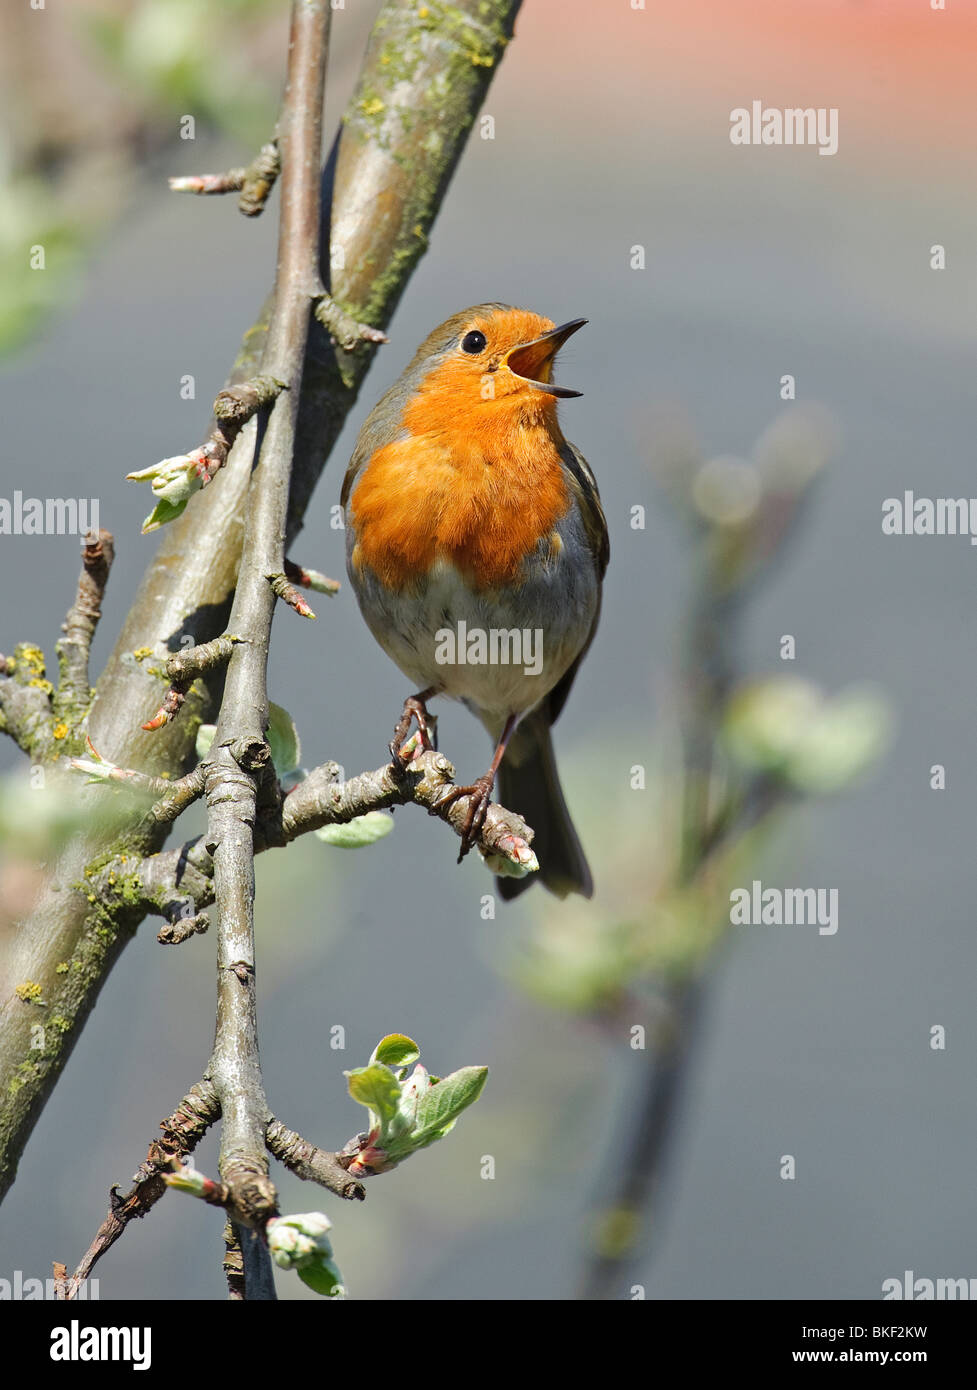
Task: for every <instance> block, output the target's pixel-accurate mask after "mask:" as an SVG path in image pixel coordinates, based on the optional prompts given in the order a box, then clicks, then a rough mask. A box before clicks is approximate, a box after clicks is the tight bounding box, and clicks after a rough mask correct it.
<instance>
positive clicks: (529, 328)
mask: <svg viewBox="0 0 977 1390" xmlns="http://www.w3.org/2000/svg"><path fill="white" fill-rule="evenodd" d="M586 322H587V320H586V319H571V320H570V322H569V323H563V324H560V326H559V327H557V326H556V325H555V324H554V323H553V321H552V319H547V318H543V317H541V315H539V314H533V313H530V312H529V311H528V310H527V309H514V308H512V306H511V305H508V304H478V305H476V306H475V307H474V308H471V309H465V310H463V311H462V312H461V313H460V314H454V315H453V316H452V317H451V318H450V319H447V320H446V321H445V322H444V323H443V324H441V325H440V326H439V327H438V328H436V329H435V330H434V332H433V333H431V334H430V335H429V336H428V338H427V339H426V340H425V342H424V343H422V344H421V346H420V348H419V349H418V352H417V355H416V357H415V358H414V361H413V363H412V364H411V368H410V373H411V375H413V376H414V378H415V383H416V385H415V389H416V390H417V391H418V392H419V393H420V394H421V395H434V396H437V397H439V398H440V399H441V400H443V401H444V402H445V404H447V403H448V402H453V403H454V404H455V405H456V407H458V408H465V407H470V406H474V405H476V404H477V405H482V404H485V405H487V406H491V404H492V403H493V402H494V403H496V404H499V405H503V406H506V407H512V406H517V407H519V408H525V409H527V410H530V411H532V412H533V413H537V412H541V411H543V410H544V409H546V408H547V407H550V408H552V406H553V405H555V402H556V400H557V399H558V398H564V397H567V396H579V395H581V394H582V392H580V391H574V390H571V389H570V388H569V387H567V386H558V385H556V384H555V383H554V382H553V381H552V379H551V377H552V370H553V360H554V358H555V357H556V354H557V353H558V352H559V350H560V348H561V347H562V346H563V344H564V343H565V342H566V340H567V339H568V338H569V337H570V335H571V334H573V333H576V331H577V329H578V328H582V327H583V325H584V324H585V323H586Z"/></svg>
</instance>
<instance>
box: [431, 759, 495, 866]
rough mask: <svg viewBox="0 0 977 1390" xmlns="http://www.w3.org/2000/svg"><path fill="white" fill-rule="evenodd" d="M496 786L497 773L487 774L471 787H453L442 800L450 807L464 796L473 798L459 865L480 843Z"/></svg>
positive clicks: (464, 830) (464, 827)
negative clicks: (493, 789) (479, 838)
mask: <svg viewBox="0 0 977 1390" xmlns="http://www.w3.org/2000/svg"><path fill="white" fill-rule="evenodd" d="M494 786H495V773H494V772H487V773H486V774H485V776H484V777H479V779H478V781H477V782H473V783H472V784H471V786H470V787H452V788H451V790H450V792H448V793H447V794H446V795H445V796H444V797H442V798H441V805H442V806H446V805H449V804H450V803H451V802H452V801H460V800H461V798H462V797H463V796H468V797H470V798H471V800H470V802H469V805H468V814H467V815H466V817H465V823H464V825H463V826H462V828H461V849H460V850H459V851H458V863H459V864H460V863H461V861H462V860H463V859H464V857H465V855H466V854H468V853H469V852H470V851H471V849H472V847H473V846H474V845H475V844H477V843H478V837H479V835H481V833H482V827H483V825H484V824H485V817H486V816H487V814H488V808H489V807H490V806H491V804H492V788H493V787H494Z"/></svg>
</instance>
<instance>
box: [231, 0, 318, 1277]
mask: <svg viewBox="0 0 977 1390" xmlns="http://www.w3.org/2000/svg"><path fill="white" fill-rule="evenodd" d="M330 16H331V10H330V6H329V0H293V4H292V19H291V28H290V32H289V47H288V76H287V80H286V84H285V96H284V99H283V102H282V114H281V118H280V120H279V126H278V142H279V147H280V149H281V157H282V181H281V219H280V223H279V234H278V274H277V277H276V281H275V300H274V308H273V310H272V315H271V322H270V323H269V326H268V336H267V339H266V342H265V348H264V352H263V353H262V358H261V372H262V374H263V375H265V376H270V377H274V378H275V379H276V380H278V381H283V382H285V384H286V385H287V386H288V388H289V389H288V390H287V391H285V392H283V393H282V394H281V395H279V396H278V397H277V398H276V399H275V401H274V404H273V405H272V406H271V409H270V413H269V417H268V421H267V425H266V428H265V431H264V438H263V440H262V443H261V450H260V454H259V456H258V464H257V468H256V469H255V472H254V475H253V481H252V485H251V489H250V492H249V495H248V508H247V522H246V526H245V533H244V545H243V549H242V554H241V568H240V572H239V575H238V582H237V587H236V590H235V594H234V602H233V604H232V607H231V618H230V627H231V630H232V631H233V632H235V633H240V634H241V639H242V640H241V641H240V642H239V643H238V644H236V645H235V646H234V649H233V651H231V653H230V659H229V662H228V668H227V683H226V686H225V690H224V699H223V702H222V704H221V710H220V716H219V718H218V721H217V731H216V733H215V735H214V743H213V747H212V750H211V754H210V757H209V758H208V759H207V761H206V763H205V775H206V787H207V810H208V816H207V846H208V849H209V850H210V852H211V854H212V856H213V861H214V896H215V898H216V901H217V906H218V924H219V925H218V933H217V1036H216V1039H215V1042H214V1051H213V1054H212V1056H211V1059H210V1063H209V1066H208V1068H207V1075H208V1077H209V1079H210V1080H211V1081H212V1082H213V1084H214V1087H215V1089H216V1091H217V1095H218V1097H219V1099H220V1104H221V1111H222V1113H223V1124H222V1129H221V1150H220V1172H221V1177H222V1179H223V1181H224V1183H225V1185H226V1187H227V1189H228V1192H229V1194H230V1198H231V1201H232V1203H233V1206H234V1208H235V1209H236V1212H237V1213H239V1214H240V1219H238V1222H237V1224H238V1225H241V1224H246V1225H247V1226H249V1227H253V1228H255V1229H256V1230H257V1231H258V1232H261V1231H263V1229H264V1226H265V1224H266V1222H267V1221H268V1220H269V1218H270V1217H272V1216H276V1215H277V1214H278V1198H277V1194H276V1192H275V1187H274V1184H273V1183H272V1181H271V1179H270V1177H269V1175H268V1160H267V1157H266V1154H265V1144H264V1137H265V1122H266V1118H267V1114H268V1103H267V1101H266V1099H265V1092H264V1085H263V1082H262V1078H261V1063H260V1060H259V1056H258V1024H257V1010H256V1002H255V951H254V840H253V831H254V824H255V819H256V815H257V802H258V773H259V770H260V769H261V768H262V767H264V766H265V765H266V764H267V762H268V759H269V757H270V752H269V749H268V745H267V743H266V742H265V729H266V727H267V723H268V684H267V676H268V649H269V645H270V641H271V623H272V617H273V615H274V611H275V594H274V592H273V590H272V588H271V586H270V584H269V583H268V579H267V575H269V574H271V573H276V572H280V571H282V570H283V569H284V567H285V551H284V544H285V521H286V517H287V514H288V493H289V484H290V479H291V472H292V456H293V453H294V447H295V419H296V415H297V412H298V402H299V389H300V386H301V380H302V364H303V362H304V360H305V348H306V342H307V340H308V332H309V318H310V313H311V295H312V292H313V290H314V288H315V285H316V282H317V278H318V246H319V166H320V158H321V146H322V103H323V98H324V90H325V73H326V59H327V55H328V51H329V20H330ZM238 1239H239V1241H240V1243H241V1251H242V1255H243V1258H244V1283H245V1298H247V1299H254V1298H259V1299H269V1298H274V1297H275V1286H274V1280H273V1278H272V1273H271V1261H270V1259H269V1257H268V1253H267V1250H266V1249H265V1247H264V1245H263V1243H261V1242H260V1241H255V1240H250V1239H248V1236H247V1235H246V1233H245V1232H243V1231H238Z"/></svg>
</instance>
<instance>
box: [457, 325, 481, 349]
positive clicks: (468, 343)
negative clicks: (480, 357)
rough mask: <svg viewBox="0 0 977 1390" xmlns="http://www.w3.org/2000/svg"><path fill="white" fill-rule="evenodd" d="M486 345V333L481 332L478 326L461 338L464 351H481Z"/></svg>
mask: <svg viewBox="0 0 977 1390" xmlns="http://www.w3.org/2000/svg"><path fill="white" fill-rule="evenodd" d="M484 346H485V334H484V333H479V331H478V329H477V328H473V329H472V331H471V332H470V333H466V334H465V336H464V337H463V338H462V340H461V350H462V352H471V353H476V352H481V350H482V348H483V347H484Z"/></svg>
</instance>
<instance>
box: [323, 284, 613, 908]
mask: <svg viewBox="0 0 977 1390" xmlns="http://www.w3.org/2000/svg"><path fill="white" fill-rule="evenodd" d="M585 322H586V320H585V319H573V320H572V321H571V322H569V323H565V324H562V325H560V327H555V326H554V324H553V322H552V321H551V320H550V319H546V318H541V317H540V316H539V315H538V314H532V313H529V312H528V311H526V310H524V309H514V308H512V307H511V306H509V305H506V304H479V305H476V306H475V307H474V308H471V309H465V310H464V311H463V312H462V313H460V314H455V315H454V316H453V317H452V318H450V319H447V320H446V321H445V322H444V323H442V324H441V325H440V327H439V328H436V329H435V330H434V332H433V333H431V334H430V336H429V337H428V338H427V339H425V341H424V342H423V343H422V344H421V346H420V347H419V348H418V350H417V353H416V355H415V357H414V360H413V361H412V362H411V364H410V365H409V366H408V367H407V369H406V371H405V372H404V373H403V375H402V376H401V377H400V379H399V380H398V381H397V382H396V383H395V384H394V385H393V386H392V387H391V388H390V390H389V391H388V392H387V393H386V395H385V396H384V397H383V398H382V400H381V401H380V402H379V404H378V405H376V406H375V407H374V409H373V411H372V412H371V414H370V415H369V417H368V418H367V420H366V422H365V423H364V425H363V428H362V430H361V431H360V435H359V439H358V440H357V442H356V448H355V450H354V452H353V456H352V459H351V460H350V464H349V468H348V469H347V472H346V478H345V481H344V483H343V491H342V502H343V506H344V508H345V515H346V561H347V570H348V573H349V578H350V582H351V584H352V586H353V589H354V591H355V593H356V597H357V599H358V601H359V605H360V609H361V611H362V613H363V616H364V618H365V619H366V622H367V625H368V626H369V628H370V631H371V632H372V633H373V635H374V637H375V638H376V639H377V641H378V642H379V643H380V645H381V647H383V649H384V651H385V652H386V653H387V655H388V656H390V657H391V658H392V660H393V661H394V662H396V664H397V665H398V666H399V667H400V669H401V671H403V673H404V674H405V675H406V676H407V678H408V679H409V680H410V681H412V682H413V684H414V685H415V686H416V688H417V693H416V694H415V695H413V696H411V697H410V698H409V699H408V700H406V701H405V703H404V713H403V716H402V718H401V720H400V722H399V724H398V725H397V728H396V730H395V733H394V741H393V743H392V744H391V752H392V754H393V756H394V757H395V758H397V757H398V756H400V749H401V746H402V745H403V743H404V741H405V739H406V735H407V733H408V730H409V729H410V726H411V722H412V720H413V719H416V720H417V722H418V727H419V729H420V732H421V736H422V739H424V740H425V741H427V739H428V726H427V721H428V718H429V716H428V713H427V706H426V702H427V701H428V700H430V699H432V698H433V697H434V696H435V695H445V696H447V697H449V698H451V699H456V700H461V701H463V702H464V703H465V704H466V705H467V706H468V708H469V709H470V710H471V711H472V712H473V713H474V714H476V715H477V716H478V718H479V719H480V720H481V721H482V723H483V724H484V725H485V728H486V729H487V730H488V732H489V734H490V735H491V737H492V739H493V740H494V741H495V745H496V747H495V756H494V757H493V759H492V763H491V765H490V767H489V769H488V771H487V772H486V773H485V775H484V777H481V778H479V779H478V781H477V782H475V783H473V784H472V785H471V786H467V787H457V788H455V789H454V791H453V793H452V795H454V796H456V797H461V796H470V797H471V802H470V807H469V811H468V814H467V816H466V821H465V826H464V833H463V836H462V845H461V854H460V855H459V861H460V859H461V858H463V857H464V855H465V854H466V853H467V852H468V850H469V849H470V848H471V846H472V844H474V843H475V841H476V840H477V839H478V834H479V831H480V829H481V827H482V824H483V823H484V820H485V814H486V811H487V809H488V806H489V804H490V801H491V795H492V788H493V785H494V783H495V779H496V775H498V778H499V797H500V800H501V801H502V803H503V804H504V805H506V806H508V807H509V808H510V809H511V810H513V811H517V812H518V813H519V814H520V815H522V816H523V817H524V818H525V819H526V821H527V822H528V824H529V825H531V826H532V827H533V829H534V831H535V840H534V842H533V849H534V851H535V853H536V856H537V859H538V860H539V865H540V877H541V878H542V880H543V882H544V883H545V884H546V886H547V888H549V889H550V890H551V891H552V892H554V893H556V894H558V895H559V896H560V897H564V896H566V894H567V893H571V892H577V893H582V894H584V896H586V897H589V896H590V895H591V893H592V892H593V882H592V879H591V875H590V870H589V868H588V866H587V861H586V859H585V857H584V854H583V850H582V849H581V847H580V842H579V840H578V839H577V835H576V832H575V831H574V828H573V823H572V821H571V820H570V815H569V812H568V811H567V807H566V802H565V801H564V798H563V793H562V790H561V788H560V782H559V778H558V776H557V771H556V763H555V760H554V756H553V745H552V741H551V737H550V726H551V724H552V723H553V721H554V720H555V719H556V717H557V715H558V714H559V713H560V710H561V709H562V708H563V705H564V702H565V701H566V698H567V693H568V692H569V689H570V686H571V685H572V683H573V678H574V676H575V675H576V673H577V668H578V666H579V665H580V661H581V659H582V657H583V655H584V653H585V652H586V650H587V648H588V647H589V646H590V643H591V641H592V640H593V636H594V631H595V629H596V627H597V618H598V614H599V612H600V597H601V581H602V579H603V577H604V571H605V569H606V568H607V560H608V549H609V548H608V536H607V523H606V521H605V519H604V513H603V511H602V509H601V505H600V497H599V495H598V492H597V484H596V482H595V481H594V476H593V474H592V473H591V471H590V468H589V467H588V465H587V462H586V460H585V459H584V458H583V456H582V455H581V454H580V453H579V451H578V450H577V449H575V448H574V446H573V445H572V444H570V443H569V442H568V441H567V440H566V439H565V438H564V437H563V434H562V432H561V430H560V426H559V423H558V421H557V416H556V409H557V400H558V399H560V398H563V397H568V396H579V395H580V394H581V393H580V392H579V391H571V390H569V389H568V388H567V387H565V386H558V385H555V384H554V383H553V382H552V381H551V379H550V376H551V370H552V366H553V359H554V358H555V356H556V354H557V352H558V351H559V349H560V348H561V347H562V346H563V344H564V343H565V342H566V340H567V339H568V338H569V337H570V335H571V334H572V333H575V332H576V331H577V329H579V328H581V327H583V325H584V323H585ZM533 877H535V875H531V876H530V877H528V878H522V879H519V878H500V879H499V880H498V887H499V891H500V892H501V894H502V896H503V897H505V898H511V897H514V896H515V895H516V894H517V893H519V892H520V891H521V890H522V889H523V888H525V887H526V886H528V884H529V883H530V882H532V878H533Z"/></svg>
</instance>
